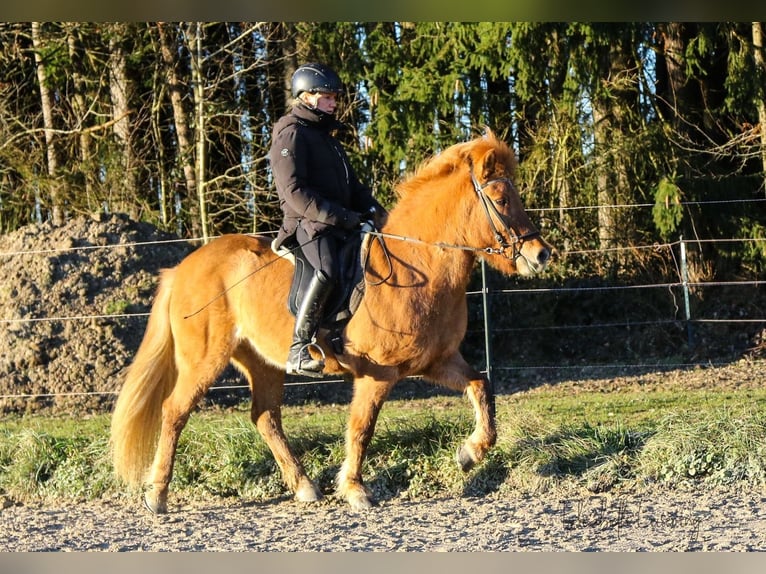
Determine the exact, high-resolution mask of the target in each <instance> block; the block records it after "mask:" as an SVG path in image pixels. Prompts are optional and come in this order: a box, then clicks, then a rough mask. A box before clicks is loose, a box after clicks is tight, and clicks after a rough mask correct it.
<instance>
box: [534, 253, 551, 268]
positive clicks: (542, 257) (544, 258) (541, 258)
mask: <svg viewBox="0 0 766 574" xmlns="http://www.w3.org/2000/svg"><path fill="white" fill-rule="evenodd" d="M550 256H551V250H550V249H541V250H540V253H538V254H537V262H538V263H539V264H540V265H545V264H546V263H547V262H548V259H549V258H550Z"/></svg>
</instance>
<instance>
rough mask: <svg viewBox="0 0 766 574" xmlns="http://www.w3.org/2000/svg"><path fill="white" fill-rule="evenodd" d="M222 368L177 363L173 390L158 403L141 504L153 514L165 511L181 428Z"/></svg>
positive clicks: (201, 364)
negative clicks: (159, 410) (157, 428)
mask: <svg viewBox="0 0 766 574" xmlns="http://www.w3.org/2000/svg"><path fill="white" fill-rule="evenodd" d="M222 370H223V365H209V364H208V365H205V364H204V362H201V361H200V362H195V364H191V365H190V364H188V363H184V364H181V365H179V372H178V378H177V379H176V385H175V387H174V388H173V392H171V393H170V395H168V397H167V398H166V399H165V400H164V401H163V403H162V426H161V429H160V437H159V440H158V442H157V450H156V452H155V454H154V462H153V463H152V467H151V470H150V473H149V479H148V481H147V482H148V483H149V487H150V488H149V489H148V490H147V491H146V492H145V493H144V504H145V505H146V507H147V508H148V509H149V510H150V511H152V512H153V513H155V514H164V513H166V512H167V511H168V486H169V484H170V480H171V478H172V477H173V464H174V462H175V456H176V447H177V446H178V438H179V437H180V436H181V431H182V430H183V428H184V427H185V426H186V423H187V421H188V420H189V415H190V414H191V411H192V409H193V408H194V407H195V405H196V404H197V403H198V402H199V400H200V399H201V398H202V396H203V395H204V394H205V392H206V391H207V389H208V388H209V387H210V385H212V384H213V382H215V378H216V377H217V376H218V374H219V373H220V372H221V371H222Z"/></svg>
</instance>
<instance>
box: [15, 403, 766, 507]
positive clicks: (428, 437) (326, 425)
mask: <svg viewBox="0 0 766 574" xmlns="http://www.w3.org/2000/svg"><path fill="white" fill-rule="evenodd" d="M764 404H766V390H760V389H757V390H747V391H738V392H736V393H734V392H731V391H716V390H691V391H686V392H678V391H676V392H663V391H651V392H649V391H647V392H642V391H637V390H632V391H620V392H612V393H600V392H579V393H575V394H573V393H572V392H571V391H565V390H561V389H557V388H552V389H547V390H545V389H543V390H541V389H538V390H535V391H532V392H528V393H520V394H517V395H511V396H499V397H497V420H498V431H499V438H498V444H497V446H496V447H495V448H494V449H493V450H492V451H491V452H490V454H489V455H488V457H487V460H486V461H485V462H483V463H482V464H481V465H480V466H479V467H477V468H476V469H475V470H473V471H472V472H470V473H468V474H463V473H462V472H460V471H459V470H458V468H457V465H456V464H455V462H454V453H455V450H456V449H457V447H458V446H459V445H460V443H461V442H462V441H463V440H464V438H465V437H466V436H467V435H468V434H470V432H471V430H472V426H473V415H472V412H471V410H470V406H469V404H468V402H467V400H465V399H463V398H462V397H457V396H456V397H451V396H448V397H435V398H430V399H418V400H407V401H404V400H401V401H389V402H388V403H387V404H386V406H385V407H384V409H383V413H382V414H381V417H380V420H379V421H378V426H377V430H376V433H375V436H374V438H373V441H372V444H371V446H370V450H369V453H368V458H367V461H366V463H365V468H364V476H365V480H366V482H367V484H368V486H370V488H371V489H372V490H373V492H374V494H375V496H376V497H377V498H379V499H388V498H393V497H409V498H419V497H434V496H461V495H483V494H487V493H490V492H495V491H500V492H510V491H514V492H525V493H535V492H544V491H550V490H554V489H568V490H571V489H580V490H584V491H590V492H604V491H618V490H620V489H634V488H643V487H647V486H648V487H651V486H653V485H657V484H662V485H669V486H678V485H687V484H697V485H700V484H704V485H705V486H728V485H732V484H742V485H762V484H764V483H765V482H766V415H765V414H764V413H766V410H765V409H764ZM346 414H347V406H346V405H311V406H302V407H287V408H286V409H285V413H284V420H285V428H286V432H287V434H288V437H289V438H290V440H291V442H292V444H293V446H294V448H295V449H296V451H297V452H298V454H299V456H300V457H301V458H302V460H303V462H304V464H305V466H306V468H307V471H308V473H309V475H310V476H311V477H312V478H314V479H315V480H316V481H317V482H318V484H319V485H320V488H321V489H322V490H323V491H325V492H327V493H331V492H332V491H333V480H334V477H335V473H336V472H337V471H338V468H339V467H340V464H341V462H342V460H343V456H344V444H343V435H344V425H345V421H346ZM108 434H109V417H108V415H99V416H94V417H89V418H85V419H76V418H62V417H45V416H38V415H25V416H17V417H10V418H6V419H5V420H4V421H2V422H0V494H2V493H4V495H5V496H6V497H9V498H12V499H16V500H24V501H52V500H60V499H69V500H82V499H92V498H100V497H112V496H114V497H118V496H125V495H127V494H126V493H125V492H124V488H123V487H122V486H121V485H120V484H118V483H117V482H116V481H115V479H114V477H113V475H112V470H111V465H110V462H109V456H108ZM172 490H173V492H174V495H175V496H179V497H184V498H188V499H204V498H209V497H210V496H211V495H213V496H219V497H244V498H247V499H253V500H264V499H273V498H279V497H287V496H289V493H288V492H287V491H286V489H285V487H284V486H283V484H282V481H281V477H280V473H279V471H278V469H277V467H276V464H275V463H274V459H273V457H272V456H271V453H270V451H269V450H268V448H267V447H266V445H265V444H264V443H263V441H262V440H261V439H260V436H259V435H258V434H257V432H256V430H255V429H254V427H253V426H252V425H251V424H250V421H249V418H248V413H247V409H246V405H243V406H242V408H240V409H234V410H230V411H225V412H223V411H219V410H205V411H200V412H197V413H195V414H194V415H192V417H191V420H190V422H189V424H188V425H187V427H186V429H185V430H184V432H183V434H182V435H181V441H180V444H179V448H178V456H177V459H176V465H175V474H174V478H173V484H172Z"/></svg>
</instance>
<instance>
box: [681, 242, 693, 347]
mask: <svg viewBox="0 0 766 574" xmlns="http://www.w3.org/2000/svg"><path fill="white" fill-rule="evenodd" d="M678 240H679V243H680V245H681V286H682V287H683V290H684V313H685V315H686V337H687V341H688V344H689V348H692V347H693V346H694V337H693V334H692V312H691V305H690V303H689V268H688V266H687V264H686V242H685V241H684V236H683V235H681V236H679V238H678Z"/></svg>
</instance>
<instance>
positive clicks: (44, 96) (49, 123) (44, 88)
mask: <svg viewBox="0 0 766 574" xmlns="http://www.w3.org/2000/svg"><path fill="white" fill-rule="evenodd" d="M40 25H41V23H40V22H32V46H33V47H34V50H35V66H36V68H37V83H38V84H39V85H40V105H41V108H42V112H43V128H44V132H45V148H46V154H47V162H48V177H49V178H50V182H49V193H50V199H51V218H52V221H53V224H54V225H61V224H63V223H64V210H63V207H62V205H61V201H62V200H61V195H62V193H61V181H59V179H58V174H59V164H58V157H59V153H58V147H57V146H58V142H57V141H56V134H55V131H54V129H55V128H54V125H53V93H52V91H51V89H50V86H49V85H48V74H47V72H46V70H45V62H44V61H43V57H42V51H43V48H44V47H45V46H44V42H43V39H42V36H41V31H40Z"/></svg>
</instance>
